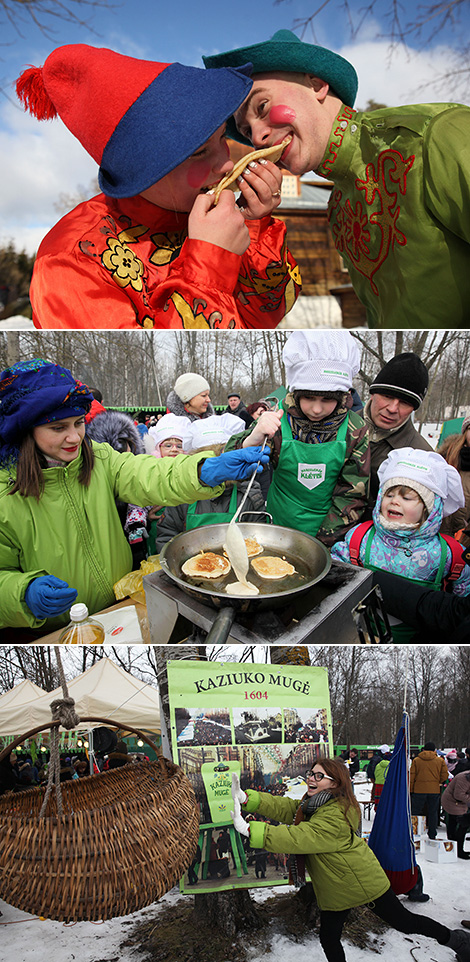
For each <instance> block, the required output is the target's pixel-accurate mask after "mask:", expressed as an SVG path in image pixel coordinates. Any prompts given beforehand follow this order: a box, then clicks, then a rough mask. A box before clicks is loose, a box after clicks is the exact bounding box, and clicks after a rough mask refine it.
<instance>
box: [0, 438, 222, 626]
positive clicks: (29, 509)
mask: <svg viewBox="0 0 470 962" xmlns="http://www.w3.org/2000/svg"><path fill="white" fill-rule="evenodd" d="M92 444H93V451H94V454H95V463H94V467H93V471H92V476H91V481H90V484H89V486H88V487H85V486H84V485H83V484H80V482H79V481H78V474H79V471H80V465H81V456H80V457H79V458H77V459H76V460H75V461H72V462H71V464H69V465H66V466H64V467H62V466H60V467H51V468H46V469H45V470H44V478H45V486H44V492H43V494H42V495H41V497H40V499H39V502H38V501H36V499H35V498H33V497H27V498H25V497H23V496H22V495H21V494H19V493H18V492H16V493H15V494H13V495H9V494H8V491H9V488H10V486H11V478H12V476H14V472H13V471H9V470H7V469H2V470H1V471H0V628H9V627H10V628H12V627H15V628H16V627H25V626H28V627H31V628H42V627H44V632H45V633H46V632H49V631H54V630H55V629H56V628H60V627H61V626H62V625H66V624H67V623H68V621H69V616H68V612H65V614H63V615H59V616H58V617H55V618H47V619H38V618H35V617H34V615H33V614H32V612H31V611H30V610H29V608H28V607H27V605H26V604H25V601H24V595H25V591H26V588H27V586H28V584H29V583H30V581H32V580H33V578H38V577H40V576H42V575H47V574H50V575H55V577H56V578H61V579H62V580H63V581H66V582H67V583H68V584H69V585H70V586H71V587H73V588H76V589H77V591H78V597H77V601H81V602H84V603H85V604H86V605H87V607H88V609H89V611H90V612H96V611H99V610H100V609H102V608H106V607H107V606H108V605H111V604H113V603H114V602H115V600H116V599H115V596H114V592H113V585H114V584H115V583H116V581H119V579H120V578H122V577H123V575H125V574H126V573H127V572H128V571H130V570H131V569H132V554H131V549H130V547H129V544H128V542H127V539H126V536H125V534H124V532H123V530H122V526H121V522H120V520H119V515H118V512H117V509H116V505H115V498H118V499H119V500H121V501H126V502H130V503H132V504H137V505H141V506H144V505H149V504H168V505H176V504H182V503H192V502H193V501H197V500H199V499H206V498H210V497H216V496H217V495H218V494H221V493H222V491H223V490H224V486H223V485H221V486H218V487H216V488H209V487H207V486H206V485H203V484H201V483H200V481H199V480H198V473H197V470H198V464H199V462H200V461H202V460H204V459H205V458H207V457H212V456H213V454H212V452H207V451H206V452H202V453H199V454H197V455H194V456H193V457H187V456H185V455H178V457H176V458H154V457H153V456H152V455H138V456H136V455H134V454H132V453H128V454H120V453H118V452H117V451H115V450H114V448H112V447H110V446H109V444H97V443H95V442H92Z"/></svg>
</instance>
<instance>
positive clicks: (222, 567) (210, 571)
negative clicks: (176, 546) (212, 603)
mask: <svg viewBox="0 0 470 962" xmlns="http://www.w3.org/2000/svg"><path fill="white" fill-rule="evenodd" d="M230 568H231V564H230V561H229V560H228V558H224V557H223V555H220V554H215V552H214V551H200V552H199V554H195V555H193V556H192V558H188V560H187V561H185V562H184V564H183V565H182V566H181V570H182V572H183V574H185V575H187V576H188V577H189V578H223V577H224V575H227V574H228V573H229V571H230Z"/></svg>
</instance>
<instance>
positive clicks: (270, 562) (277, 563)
mask: <svg viewBox="0 0 470 962" xmlns="http://www.w3.org/2000/svg"><path fill="white" fill-rule="evenodd" d="M251 565H252V567H253V568H254V570H255V571H256V574H257V575H259V576H260V578H265V579H266V580H267V581H279V580H280V579H281V578H286V577H287V576H288V575H293V574H295V568H294V565H291V564H290V563H289V562H288V561H285V560H284V558H276V557H275V555H263V557H262V558H254V559H253V560H252V562H251Z"/></svg>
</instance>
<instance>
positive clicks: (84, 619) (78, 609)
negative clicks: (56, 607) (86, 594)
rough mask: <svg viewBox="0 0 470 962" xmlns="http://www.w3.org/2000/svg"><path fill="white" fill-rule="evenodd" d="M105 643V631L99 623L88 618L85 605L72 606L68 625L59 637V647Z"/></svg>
mask: <svg viewBox="0 0 470 962" xmlns="http://www.w3.org/2000/svg"><path fill="white" fill-rule="evenodd" d="M104 641H105V630H104V628H103V625H100V623H99V621H95V620H94V618H90V616H89V614H88V608H87V606H86V605H83V604H78V605H72V607H71V609H70V624H69V625H67V627H66V628H64V630H63V632H62V634H61V635H60V637H59V644H61V645H102V644H103V642H104Z"/></svg>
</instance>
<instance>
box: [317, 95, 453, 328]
mask: <svg viewBox="0 0 470 962" xmlns="http://www.w3.org/2000/svg"><path fill="white" fill-rule="evenodd" d="M469 147H470V108H469V107H465V106H461V105H459V104H415V105H412V106H406V107H396V108H393V107H389V108H386V109H384V110H374V111H371V112H369V113H357V112H356V111H355V110H353V109H352V108H351V107H346V106H344V105H343V106H342V108H341V110H340V112H339V114H338V117H337V119H336V121H335V123H334V125H333V128H332V132H331V136H330V143H329V146H328V149H327V151H326V153H325V156H324V157H323V160H322V163H321V165H320V167H319V168H318V173H320V174H322V176H324V177H327V178H328V179H329V180H332V181H333V190H332V192H331V197H330V203H329V220H330V227H331V230H332V233H333V237H334V241H335V244H336V247H337V249H338V251H339V253H340V254H341V255H342V257H343V258H344V261H345V263H346V266H347V268H348V270H349V273H350V275H351V281H352V283H353V286H354V288H355V291H356V293H357V295H358V297H359V299H360V300H361V301H362V303H363V304H364V305H365V306H366V308H367V319H368V322H369V326H370V327H376V328H410V327H412V328H448V327H452V328H457V327H465V328H467V327H468V321H469V317H470V309H469V304H470V271H469V265H470V246H469V245H470V177H469Z"/></svg>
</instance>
